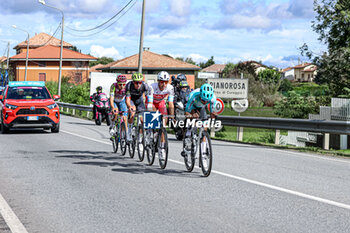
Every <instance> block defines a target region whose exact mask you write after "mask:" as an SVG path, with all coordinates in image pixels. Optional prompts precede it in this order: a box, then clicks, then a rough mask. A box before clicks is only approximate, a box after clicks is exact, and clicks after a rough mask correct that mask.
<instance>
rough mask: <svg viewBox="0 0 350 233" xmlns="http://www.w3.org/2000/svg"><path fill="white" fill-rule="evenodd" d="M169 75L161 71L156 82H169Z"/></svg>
mask: <svg viewBox="0 0 350 233" xmlns="http://www.w3.org/2000/svg"><path fill="white" fill-rule="evenodd" d="M169 79H170V75H169V73H168V72H166V71H161V72H159V73H158V76H157V80H158V81H169Z"/></svg>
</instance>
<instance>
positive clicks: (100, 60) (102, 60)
mask: <svg viewBox="0 0 350 233" xmlns="http://www.w3.org/2000/svg"><path fill="white" fill-rule="evenodd" d="M111 62H114V59H113V58H111V57H100V58H97V61H92V62H90V63H89V66H90V67H92V66H95V65H98V64H102V65H106V64H108V63H111Z"/></svg>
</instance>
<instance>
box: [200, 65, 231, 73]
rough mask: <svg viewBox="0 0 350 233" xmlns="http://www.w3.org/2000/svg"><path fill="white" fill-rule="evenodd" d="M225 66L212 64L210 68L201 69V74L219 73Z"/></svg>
mask: <svg viewBox="0 0 350 233" xmlns="http://www.w3.org/2000/svg"><path fill="white" fill-rule="evenodd" d="M225 66H226V65H225V64H213V65H211V66H208V67H207V68H205V69H203V70H202V71H203V72H214V73H221V72H222V71H223V70H224V69H225Z"/></svg>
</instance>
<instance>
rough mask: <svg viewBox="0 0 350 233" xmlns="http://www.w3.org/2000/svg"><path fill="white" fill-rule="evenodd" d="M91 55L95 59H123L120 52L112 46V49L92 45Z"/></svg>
mask: <svg viewBox="0 0 350 233" xmlns="http://www.w3.org/2000/svg"><path fill="white" fill-rule="evenodd" d="M90 54H91V55H93V56H95V57H103V56H105V57H112V58H114V59H115V60H119V59H121V58H122V56H121V55H120V53H119V51H118V50H117V49H116V48H114V46H112V47H111V48H104V47H103V46H100V45H92V46H91V47H90Z"/></svg>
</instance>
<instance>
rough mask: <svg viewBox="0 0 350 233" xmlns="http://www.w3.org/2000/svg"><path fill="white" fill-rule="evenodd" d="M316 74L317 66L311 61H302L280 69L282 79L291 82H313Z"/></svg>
mask: <svg viewBox="0 0 350 233" xmlns="http://www.w3.org/2000/svg"><path fill="white" fill-rule="evenodd" d="M316 74H317V66H316V65H314V64H311V63H303V64H299V65H297V66H294V67H288V68H286V69H283V70H282V76H283V78H284V79H288V80H290V81H293V82H313V80H314V79H315V76H316Z"/></svg>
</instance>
